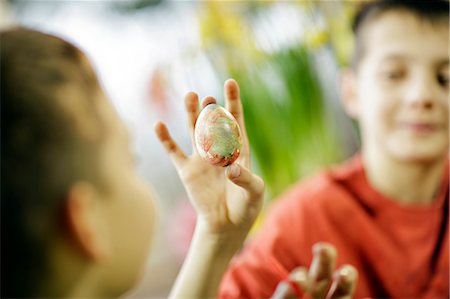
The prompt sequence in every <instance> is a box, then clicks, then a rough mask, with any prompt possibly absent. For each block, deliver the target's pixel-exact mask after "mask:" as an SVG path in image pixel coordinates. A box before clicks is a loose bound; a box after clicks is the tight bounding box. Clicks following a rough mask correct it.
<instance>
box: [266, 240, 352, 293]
mask: <svg viewBox="0 0 450 299" xmlns="http://www.w3.org/2000/svg"><path fill="white" fill-rule="evenodd" d="M313 253H314V256H313V260H312V262H311V266H310V268H309V270H308V269H307V268H305V267H298V268H296V269H294V270H293V271H292V272H291V273H290V274H289V277H288V280H285V281H282V282H280V283H279V284H278V286H277V288H276V290H275V292H274V294H273V295H272V297H271V299H286V298H325V299H350V298H352V295H353V293H354V291H355V288H356V283H357V279H358V271H357V270H356V269H355V268H354V267H353V266H350V265H343V266H342V267H340V268H339V269H337V270H335V265H336V249H335V248H334V247H333V246H332V245H331V244H328V243H317V244H315V245H314V246H313Z"/></svg>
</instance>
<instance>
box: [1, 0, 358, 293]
mask: <svg viewBox="0 0 450 299" xmlns="http://www.w3.org/2000/svg"><path fill="white" fill-rule="evenodd" d="M354 4H355V2H349V1H337V0H336V1H281V0H268V1H165V0H128V1H127V0H123V1H107V0H104V1H23V0H9V1H7V0H0V26H1V27H2V28H5V27H7V26H12V25H16V24H21V25H26V26H28V27H31V28H35V29H39V30H42V31H45V32H49V33H53V34H55V35H58V36H61V37H63V38H65V39H67V40H69V41H71V42H73V43H74V44H76V45H77V46H78V47H80V48H81V49H82V50H83V51H84V52H85V53H87V55H88V56H89V58H90V59H91V61H92V63H93V65H94V67H95V69H96V71H97V73H98V75H99V77H100V80H101V82H102V84H103V86H104V89H105V90H106V92H107V94H108V95H109V97H110V99H111V101H112V102H113V104H114V106H115V107H116V109H117V111H118V113H119V114H120V116H121V117H122V119H123V120H124V122H125V123H126V124H127V126H128V128H129V130H130V133H131V136H132V138H133V151H134V153H135V155H136V157H137V168H138V170H139V172H140V173H141V174H142V176H143V177H144V178H145V179H146V180H147V181H148V183H149V184H151V185H152V186H153V188H154V189H155V192H156V194H157V195H158V199H159V200H158V205H159V210H160V213H159V219H158V229H157V235H156V240H155V242H154V246H153V248H152V255H151V258H150V260H149V261H148V267H147V271H146V275H145V277H144V278H143V280H142V282H141V283H140V285H139V286H138V288H137V289H136V290H134V291H133V292H131V293H130V294H128V295H127V296H126V297H127V298H140V297H147V298H165V297H166V296H167V294H168V292H169V290H170V287H171V285H172V284H173V281H174V279H175V276H176V274H177V272H178V270H179V268H180V266H181V264H182V261H183V259H184V257H185V255H186V252H187V249H188V246H189V242H190V239H191V235H192V232H193V228H194V225H195V214H194V211H193V209H192V207H191V206H190V204H189V201H188V199H187V197H186V194H185V192H184V189H183V187H182V185H181V182H180V181H179V179H178V177H177V174H176V172H175V169H174V167H173V166H172V164H171V162H170V160H169V158H168V156H167V155H166V154H165V152H164V150H163V148H162V146H161V145H160V144H159V142H158V141H157V139H156V137H155V135H154V133H153V124H154V123H155V122H156V121H157V120H163V121H165V122H166V123H167V124H168V126H169V129H170V130H171V132H172V134H173V136H174V138H175V139H176V140H177V142H178V143H179V144H180V146H181V147H182V148H183V149H184V150H185V151H186V152H188V153H190V151H191V145H190V141H189V134H188V131H187V127H186V121H187V120H186V116H185V114H184V105H183V95H184V94H185V93H186V92H187V91H190V90H192V91H196V92H197V93H198V94H199V95H200V97H201V98H203V97H205V96H209V95H211V96H214V97H216V98H217V99H218V101H219V102H220V103H223V83H224V81H225V80H226V79H227V78H234V79H236V80H237V81H238V83H239V84H240V87H241V95H242V101H243V105H244V110H245V121H246V127H247V132H248V135H249V139H250V144H251V153H252V159H253V164H252V168H253V170H254V171H255V172H257V173H258V174H259V175H261V176H262V177H263V178H264V180H265V182H266V185H267V193H266V199H265V207H267V206H268V205H269V204H270V202H272V201H274V200H276V198H277V196H278V195H280V194H281V193H282V192H283V191H285V190H286V189H287V188H288V187H289V186H290V185H291V184H293V183H294V182H296V181H297V180H299V179H302V178H304V177H307V176H311V175H314V174H315V173H316V172H317V171H319V170H321V169H323V168H325V167H327V166H329V165H332V164H334V163H337V162H339V161H342V160H344V159H346V158H348V157H349V156H351V155H352V154H353V153H354V152H355V151H356V150H357V149H358V146H359V142H358V134H357V131H356V128H355V126H354V124H353V123H352V121H351V120H349V119H348V118H347V117H346V116H345V115H344V113H343V110H342V109H341V107H340V103H339V100H340V99H339V69H340V68H341V67H345V66H346V65H347V62H348V60H349V57H350V55H351V49H352V39H351V32H350V21H351V16H352V13H353V11H354V9H355V7H354ZM131 217H132V216H131ZM263 220H264V211H263V213H262V214H261V217H260V219H258V221H257V223H256V225H255V227H254V229H253V231H252V234H254V233H256V232H257V231H258V229H259V224H260V223H261V221H263ZM250 238H251V236H250Z"/></svg>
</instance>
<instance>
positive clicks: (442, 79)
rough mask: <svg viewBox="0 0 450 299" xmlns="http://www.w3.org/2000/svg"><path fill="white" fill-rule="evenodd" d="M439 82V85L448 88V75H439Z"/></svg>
mask: <svg viewBox="0 0 450 299" xmlns="http://www.w3.org/2000/svg"><path fill="white" fill-rule="evenodd" d="M437 81H438V83H439V85H441V86H443V87H448V74H438V75H437Z"/></svg>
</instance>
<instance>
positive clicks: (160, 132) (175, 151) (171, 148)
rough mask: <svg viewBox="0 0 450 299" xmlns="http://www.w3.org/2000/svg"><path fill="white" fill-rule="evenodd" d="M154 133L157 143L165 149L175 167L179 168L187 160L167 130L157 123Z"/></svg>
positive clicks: (164, 126) (160, 123) (162, 124)
mask: <svg viewBox="0 0 450 299" xmlns="http://www.w3.org/2000/svg"><path fill="white" fill-rule="evenodd" d="M155 133H156V136H158V139H159V141H160V142H161V144H162V145H163V146H164V148H165V149H166V151H167V153H168V154H169V156H170V158H171V159H172V162H173V163H174V164H175V167H177V168H178V167H180V165H181V164H182V163H183V162H184V161H185V160H186V159H187V157H186V155H185V153H184V152H183V151H182V150H181V149H180V147H179V146H178V145H177V144H176V142H175V141H174V140H173V139H172V136H170V133H169V130H167V127H166V125H165V124H164V123H162V122H157V123H156V124H155Z"/></svg>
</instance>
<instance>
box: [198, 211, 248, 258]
mask: <svg viewBox="0 0 450 299" xmlns="http://www.w3.org/2000/svg"><path fill="white" fill-rule="evenodd" d="M247 234H248V230H246V229H228V230H220V231H218V230H211V228H210V226H209V224H208V223H207V222H206V221H204V220H203V219H201V218H198V220H197V224H196V226H195V231H194V237H193V241H195V240H199V241H201V243H202V244H206V245H208V246H209V247H217V248H219V249H220V250H221V251H223V250H227V251H233V254H234V252H236V251H237V250H238V249H239V248H241V247H242V244H243V243H244V241H245V238H246V237H247Z"/></svg>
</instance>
